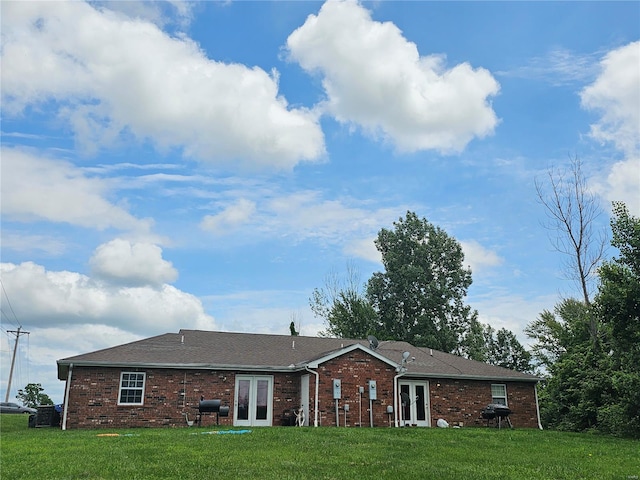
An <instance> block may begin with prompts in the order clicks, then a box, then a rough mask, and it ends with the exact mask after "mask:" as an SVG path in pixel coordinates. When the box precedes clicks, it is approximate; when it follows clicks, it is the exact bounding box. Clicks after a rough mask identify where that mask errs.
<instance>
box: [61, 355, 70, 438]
mask: <svg viewBox="0 0 640 480" xmlns="http://www.w3.org/2000/svg"><path fill="white" fill-rule="evenodd" d="M72 372H73V363H70V364H69V372H68V373H67V384H66V385H65V387H66V388H65V392H64V412H63V413H62V430H66V429H67V412H68V411H69V390H71V373H72Z"/></svg>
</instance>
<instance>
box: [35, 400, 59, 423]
mask: <svg viewBox="0 0 640 480" xmlns="http://www.w3.org/2000/svg"><path fill="white" fill-rule="evenodd" d="M35 417H36V424H35V426H36V427H57V426H59V425H60V414H59V413H58V412H57V411H56V407H55V406H54V405H40V406H39V407H38V412H37V413H36V415H35Z"/></svg>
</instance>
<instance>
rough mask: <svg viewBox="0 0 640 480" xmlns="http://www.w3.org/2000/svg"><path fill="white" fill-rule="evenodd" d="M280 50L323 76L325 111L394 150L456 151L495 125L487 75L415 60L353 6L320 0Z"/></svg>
mask: <svg viewBox="0 0 640 480" xmlns="http://www.w3.org/2000/svg"><path fill="white" fill-rule="evenodd" d="M287 47H288V51H289V55H290V57H291V59H293V60H295V61H296V62H298V63H299V64H300V65H301V66H302V68H304V69H305V70H306V71H308V72H313V73H316V72H317V73H319V74H320V75H321V76H322V77H323V86H324V89H325V91H326V95H327V102H326V105H325V108H326V111H327V112H328V113H330V114H332V115H334V116H335V117H336V118H337V119H338V120H339V121H341V122H346V123H351V124H357V125H359V126H361V127H362V128H363V129H364V131H366V132H368V133H370V134H372V135H375V136H377V135H382V136H383V137H385V138H386V139H389V140H391V141H392V142H394V143H395V145H396V146H397V148H398V149H400V150H404V151H416V150H424V149H436V150H440V151H443V152H458V151H461V150H463V149H464V148H465V146H466V145H467V144H468V143H469V142H470V141H471V140H472V139H473V138H476V137H478V138H482V137H484V136H486V135H489V134H491V133H493V130H494V128H495V126H496V124H497V123H498V119H497V117H496V114H495V112H494V111H493V109H492V107H491V104H490V102H489V98H490V97H492V96H494V95H496V94H497V93H498V91H499V88H500V87H499V84H498V82H497V81H496V80H495V79H494V78H493V76H492V75H491V74H490V73H489V72H488V71H487V70H485V69H483V68H476V69H474V68H473V67H471V65H469V64H468V63H462V64H459V65H455V66H453V67H452V68H448V67H447V66H446V65H445V61H444V58H443V57H442V56H439V55H428V56H421V55H420V53H419V52H418V49H417V46H416V45H415V44H414V43H412V42H410V41H408V40H407V39H406V38H404V37H403V35H402V32H401V31H400V30H399V29H398V27H397V26H395V25H394V24H393V23H391V22H384V23H381V22H376V21H373V20H372V18H371V14H370V12H369V11H368V10H366V9H365V8H364V7H362V6H361V5H360V4H359V3H357V2H355V1H351V0H344V1H343V0H337V1H331V0H330V1H328V2H326V3H325V4H324V5H323V6H322V8H321V10H320V12H319V13H318V15H310V16H309V17H308V18H307V20H306V22H305V23H304V25H302V26H301V27H300V28H298V29H297V30H296V31H294V32H293V33H292V34H291V35H290V36H289V38H288V39H287Z"/></svg>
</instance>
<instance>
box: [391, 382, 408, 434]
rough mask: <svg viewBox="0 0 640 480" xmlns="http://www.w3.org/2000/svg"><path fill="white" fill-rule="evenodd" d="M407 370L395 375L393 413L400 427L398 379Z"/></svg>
mask: <svg viewBox="0 0 640 480" xmlns="http://www.w3.org/2000/svg"><path fill="white" fill-rule="evenodd" d="M405 373H406V372H401V373H399V374H398V375H396V376H395V377H393V415H394V419H395V422H396V428H398V426H399V425H398V379H399V378H400V377H402V376H403V375H404V374H405Z"/></svg>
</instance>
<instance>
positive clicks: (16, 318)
mask: <svg viewBox="0 0 640 480" xmlns="http://www.w3.org/2000/svg"><path fill="white" fill-rule="evenodd" d="M0 286H2V293H4V296H5V298H6V299H7V305H9V310H11V313H12V314H13V318H14V319H15V322H13V321H12V322H11V323H13V324H14V325H15V326H16V327H18V328H20V327H21V325H20V322H19V321H18V316H17V315H16V312H14V311H13V306H11V300H9V295H7V291H6V290H5V288H4V282H3V281H2V279H1V278H0ZM3 313H4V312H3ZM5 316H7V318H8V315H6V314H5ZM10 321H11V320H10Z"/></svg>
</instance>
